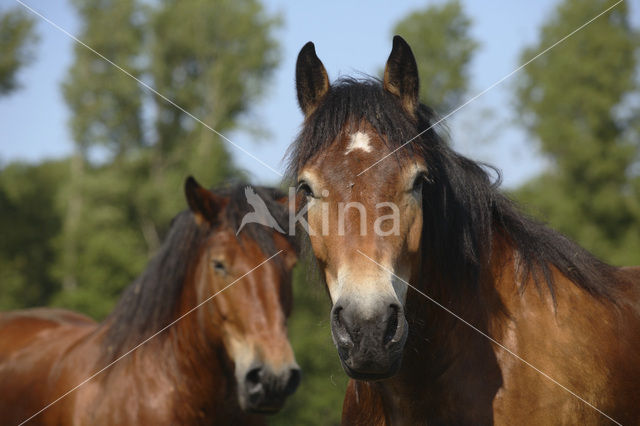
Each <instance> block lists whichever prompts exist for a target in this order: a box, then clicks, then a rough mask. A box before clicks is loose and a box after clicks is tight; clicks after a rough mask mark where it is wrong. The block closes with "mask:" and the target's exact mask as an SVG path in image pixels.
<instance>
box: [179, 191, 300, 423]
mask: <svg viewBox="0 0 640 426" xmlns="http://www.w3.org/2000/svg"><path fill="white" fill-rule="evenodd" d="M212 195H213V194H212V193H211V192H209V191H206V190H204V192H201V193H200V194H199V195H198V196H204V197H207V199H209V200H210V201H212V200H213V201H215V202H214V203H213V204H216V203H217V204H218V205H223V204H224V200H215V199H214V198H215V196H214V198H212V197H211V196H212ZM209 204H212V203H209ZM190 205H191V206H192V210H193V209H194V207H195V209H196V211H197V209H198V203H196V202H191V201H190ZM200 205H207V202H205V201H201V202H200ZM212 210H213V209H212ZM203 217H204V215H203ZM213 223H217V225H215V226H216V229H214V230H213V232H212V234H211V236H210V237H209V238H208V240H207V242H206V243H205V244H204V247H203V249H202V256H201V258H200V262H199V264H198V267H197V269H196V272H195V273H196V274H197V277H196V282H197V283H198V284H197V286H196V293H197V295H196V297H197V300H199V301H203V300H206V299H207V298H209V297H210V296H211V295H213V294H217V295H216V296H215V297H213V298H212V299H211V301H210V302H208V303H207V305H206V308H207V309H202V310H200V311H199V315H201V320H202V322H203V323H205V324H208V325H209V327H210V329H211V330H212V333H213V335H214V336H215V337H216V338H219V339H220V340H221V341H222V343H223V346H224V349H225V352H226V353H227V355H228V356H229V358H230V360H231V361H232V362H233V364H234V373H235V374H234V375H235V379H236V389H237V395H238V401H239V404H240V406H241V407H242V409H244V410H246V411H250V412H259V413H273V412H275V411H278V410H279V409H280V408H281V407H282V405H283V404H284V401H285V399H286V398H287V396H289V395H291V394H292V393H293V392H294V391H295V390H296V388H297V386H298V384H299V382H300V368H299V367H298V365H297V363H296V361H295V357H294V354H293V350H292V348H291V345H290V343H289V340H288V338H287V327H286V320H287V317H288V316H289V314H290V311H291V304H292V289H291V270H292V268H293V266H294V265H295V263H296V261H297V256H296V254H295V249H294V247H292V246H291V244H290V243H289V241H287V239H286V238H284V237H283V236H282V235H280V234H277V233H275V232H274V234H273V241H274V246H275V249H276V252H277V250H282V252H281V253H280V254H278V255H277V256H276V257H274V258H273V259H271V260H269V257H270V256H271V255H273V254H275V252H274V253H270V254H268V255H267V254H265V253H264V252H263V250H262V249H261V247H260V246H259V245H258V244H257V242H256V241H254V240H253V239H251V238H249V237H246V236H244V234H243V233H242V232H241V233H240V234H239V235H237V236H236V233H235V230H233V229H231V228H230V227H228V226H225V223H224V219H223V218H221V217H220V215H218V216H217V217H216V219H215V220H213ZM265 232H269V231H265ZM258 265H260V266H258ZM216 340H217V339H216Z"/></svg>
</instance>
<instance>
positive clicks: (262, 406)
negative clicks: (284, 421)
mask: <svg viewBox="0 0 640 426" xmlns="http://www.w3.org/2000/svg"><path fill="white" fill-rule="evenodd" d="M300 377H301V374H300V368H299V367H298V365H297V364H296V363H295V362H294V363H293V364H291V365H289V366H287V367H285V368H282V369H280V371H279V372H278V373H276V372H274V371H273V370H272V369H271V368H270V367H269V366H267V365H263V364H253V365H252V366H251V367H250V368H249V369H248V370H247V372H246V374H245V375H244V379H243V380H241V381H240V383H238V399H239V401H240V407H242V409H243V410H245V411H248V412H252V413H262V414H273V413H275V412H277V411H279V410H280V409H281V408H282V406H283V405H284V402H285V400H286V399H287V397H288V396H289V395H291V394H293V393H294V392H295V391H296V389H297V388H298V385H299V384H300Z"/></svg>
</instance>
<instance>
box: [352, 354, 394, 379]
mask: <svg viewBox="0 0 640 426" xmlns="http://www.w3.org/2000/svg"><path fill="white" fill-rule="evenodd" d="M340 363H341V364H342V368H343V369H344V372H345V373H347V375H348V376H349V377H351V378H352V379H355V380H364V381H367V382H375V381H379V380H384V379H388V378H390V377H393V376H394V375H395V374H396V373H397V372H398V370H400V366H401V365H402V357H399V358H398V359H396V360H395V361H394V362H393V363H392V364H391V365H390V366H389V368H388V369H385V370H376V371H368V370H367V371H365V370H357V369H354V368H351V367H349V365H347V363H346V362H345V361H343V360H342V358H341V359H340Z"/></svg>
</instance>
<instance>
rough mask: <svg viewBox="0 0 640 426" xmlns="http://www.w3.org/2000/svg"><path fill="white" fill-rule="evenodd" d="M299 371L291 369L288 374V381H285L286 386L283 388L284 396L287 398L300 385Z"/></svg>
mask: <svg viewBox="0 0 640 426" xmlns="http://www.w3.org/2000/svg"><path fill="white" fill-rule="evenodd" d="M300 376H301V374H300V369H299V368H292V369H291V371H290V372H289V380H287V385H286V386H285V388H284V395H285V396H289V395H291V394H292V393H294V392H295V391H296V389H298V385H299V384H300Z"/></svg>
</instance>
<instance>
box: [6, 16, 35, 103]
mask: <svg viewBox="0 0 640 426" xmlns="http://www.w3.org/2000/svg"><path fill="white" fill-rule="evenodd" d="M34 27H35V22H34V20H33V18H32V17H30V16H28V15H27V14H26V13H25V12H24V11H22V10H19V9H11V10H8V11H6V12H4V13H0V52H2V55H0V96H4V95H8V94H9V93H11V92H13V91H14V90H16V89H17V88H18V87H19V86H20V84H19V82H18V78H17V74H18V71H19V70H20V69H21V68H23V67H24V66H25V65H27V64H28V63H29V62H31V61H32V60H33V47H34V45H35V43H36V41H37V40H38V37H37V35H36V33H35V28H34Z"/></svg>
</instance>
